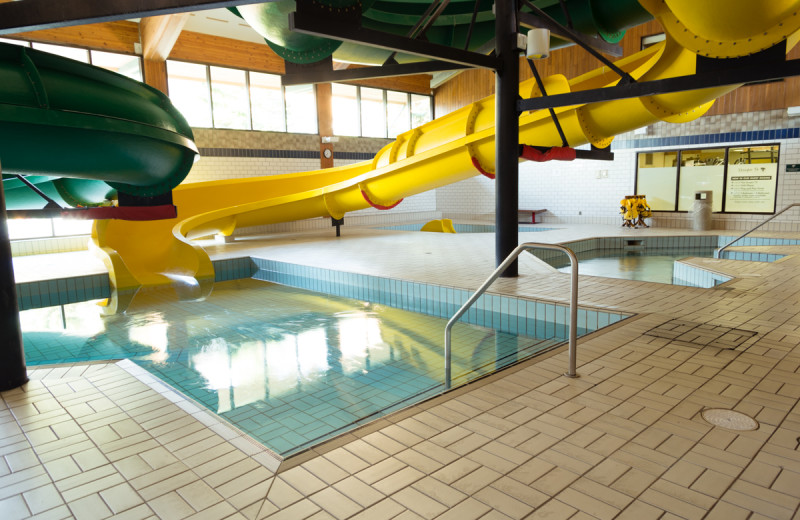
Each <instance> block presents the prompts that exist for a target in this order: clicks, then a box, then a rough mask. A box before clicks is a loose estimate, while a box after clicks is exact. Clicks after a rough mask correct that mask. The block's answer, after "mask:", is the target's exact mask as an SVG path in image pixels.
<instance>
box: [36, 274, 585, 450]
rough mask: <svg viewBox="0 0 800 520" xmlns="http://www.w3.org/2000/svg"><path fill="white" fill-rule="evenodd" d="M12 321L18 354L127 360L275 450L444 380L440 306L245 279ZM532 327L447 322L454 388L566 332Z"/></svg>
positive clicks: (425, 393)
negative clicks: (113, 306) (199, 293)
mask: <svg viewBox="0 0 800 520" xmlns="http://www.w3.org/2000/svg"><path fill="white" fill-rule="evenodd" d="M547 314H548V315H550V313H547ZM543 317H544V314H543ZM584 317H585V314H584ZM20 319H21V323H22V328H23V340H24V343H25V351H26V360H27V363H28V364H29V365H31V366H35V365H41V364H53V363H65V362H77V361H90V360H111V359H123V358H127V359H130V360H132V361H133V362H135V363H136V364H137V365H139V366H141V367H142V368H144V369H146V370H147V371H148V372H150V373H151V374H153V375H156V376H157V377H158V378H160V379H161V380H163V381H164V382H166V383H168V384H170V385H172V386H173V387H174V388H176V389H177V390H179V391H180V392H182V393H183V394H185V395H186V396H188V397H190V398H192V399H194V400H196V401H198V402H200V403H202V404H203V405H204V406H206V407H207V408H208V409H210V410H211V411H213V412H215V413H217V414H218V415H220V416H222V417H224V418H225V419H226V420H228V421H230V422H231V423H232V424H234V425H235V426H236V427H238V428H239V429H241V430H242V431H244V432H246V433H247V434H249V435H251V436H252V437H254V438H255V439H257V440H258V441H260V442H261V443H263V444H264V445H265V446H267V447H269V448H270V449H271V450H273V451H275V452H276V453H278V454H280V455H282V456H288V455H291V454H293V453H297V452H300V451H303V450H304V449H306V448H308V447H310V446H313V445H315V444H317V443H319V442H322V441H324V440H326V439H328V438H331V437H333V436H335V435H338V434H339V433H342V432H345V431H347V430H349V429H352V428H354V427H357V426H359V425H361V424H364V423H366V422H369V421H371V420H374V419H375V418H378V417H380V416H382V415H385V414H387V413H390V412H392V411H394V410H398V409H400V408H403V407H406V406H408V405H409V404H412V403H414V402H418V401H420V400H422V399H425V398H427V397H430V396H434V395H437V394H439V393H441V392H442V390H443V386H442V385H443V376H444V368H443V367H444V365H443V352H442V339H443V331H444V325H445V323H446V320H444V319H443V318H438V317H433V316H428V315H424V314H419V313H414V312H410V311H406V310H402V309H396V308H392V307H389V306H386V305H383V304H379V303H372V302H368V301H363V300H357V299H350V298H343V297H336V296H330V295H324V294H319V293H313V292H310V291H306V290H303V289H296V288H292V287H287V286H283V285H278V284H274V283H268V282H262V281H259V280H255V279H242V280H234V281H228V282H222V283H218V284H217V285H216V286H215V288H214V291H213V292H212V294H211V296H210V297H209V298H207V299H206V300H205V301H193V302H185V301H184V302H180V301H176V300H175V299H174V296H173V295H172V293H171V291H169V290H164V289H150V290H145V291H142V292H141V293H140V294H139V295H137V297H136V299H135V300H134V302H133V303H132V304H131V306H130V307H129V308H128V311H127V312H126V313H125V314H119V315H112V316H102V315H101V313H100V312H99V309H98V307H97V302H95V301H90V302H83V303H76V304H68V305H62V306H56V307H47V308H41V309H31V310H27V311H23V312H22V313H21V314H20ZM595 328H596V327H595ZM531 330H532V331H533V327H531ZM540 331H541V332H540V333H539V334H538V335H539V336H542V337H539V338H536V337H529V336H524V335H518V334H512V333H508V332H499V331H497V330H495V329H493V328H487V327H482V326H479V325H474V324H472V325H471V324H466V323H459V324H457V325H456V327H455V328H454V331H453V361H454V365H453V374H454V386H455V385H459V384H463V383H465V382H467V381H469V380H472V379H474V378H476V377H480V376H482V375H484V374H488V373H491V372H494V371H496V370H497V369H500V368H502V367H505V366H508V365H510V364H513V363H515V362H517V361H519V360H522V359H525V358H528V357H530V356H532V355H534V354H536V353H539V352H542V351H544V350H547V349H550V348H552V347H553V346H555V345H558V344H560V343H562V342H563V341H564V338H565V337H566V336H565V333H566V327H564V326H563V323H562V324H561V325H560V326H558V327H557V326H556V325H554V324H551V326H548V327H545V326H544V325H542V326H541V327H540ZM535 335H536V334H534V336H535ZM544 336H548V337H544Z"/></svg>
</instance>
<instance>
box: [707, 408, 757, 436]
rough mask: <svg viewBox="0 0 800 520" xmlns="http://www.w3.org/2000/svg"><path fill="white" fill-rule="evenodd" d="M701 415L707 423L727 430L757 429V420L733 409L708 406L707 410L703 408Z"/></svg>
mask: <svg viewBox="0 0 800 520" xmlns="http://www.w3.org/2000/svg"><path fill="white" fill-rule="evenodd" d="M701 415H702V417H703V419H705V421H706V422H707V423H709V424H713V425H714V426H719V427H720V428H726V429H728V430H737V431H749V430H757V429H758V421H756V420H755V419H753V418H752V417H750V416H749V415H745V414H743V413H741V412H736V411H734V410H725V409H724V408H709V409H708V410H703V413H702V414H701Z"/></svg>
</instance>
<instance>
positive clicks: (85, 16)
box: [0, 0, 274, 35]
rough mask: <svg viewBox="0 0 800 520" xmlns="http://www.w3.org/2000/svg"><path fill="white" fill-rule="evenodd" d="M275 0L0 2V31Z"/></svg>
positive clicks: (60, 0)
mask: <svg viewBox="0 0 800 520" xmlns="http://www.w3.org/2000/svg"><path fill="white" fill-rule="evenodd" d="M270 1H274V0H113V1H97V0H59V1H58V2H54V1H53V0H24V1H23V2H7V3H3V4H0V35H2V34H12V33H18V32H26V31H36V30H40V29H56V28H58V27H68V26H71V25H83V24H88V23H98V22H113V21H115V20H127V19H129V18H139V17H145V16H156V15H162V14H174V13H184V12H187V11H201V10H204V9H215V8H218V7H234V6H237V5H245V4H262V3H265V2H270Z"/></svg>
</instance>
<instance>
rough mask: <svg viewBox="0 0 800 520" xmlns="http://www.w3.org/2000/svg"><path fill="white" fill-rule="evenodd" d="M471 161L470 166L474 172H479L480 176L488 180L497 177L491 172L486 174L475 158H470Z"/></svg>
mask: <svg viewBox="0 0 800 520" xmlns="http://www.w3.org/2000/svg"><path fill="white" fill-rule="evenodd" d="M471 159H472V166H474V167H475V169H476V170H478V171H479V172H481V175H483V176H485V177H489V178H490V179H494V178H495V177H497V175H496V174H494V173H492V172H487V171H486V170H484V169H483V166H481V162H480V161H479V160H478V158H477V157H472V158H471Z"/></svg>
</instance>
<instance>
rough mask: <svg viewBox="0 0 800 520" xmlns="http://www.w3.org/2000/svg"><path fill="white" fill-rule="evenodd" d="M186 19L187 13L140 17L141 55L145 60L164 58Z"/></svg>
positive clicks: (187, 17) (170, 50)
mask: <svg viewBox="0 0 800 520" xmlns="http://www.w3.org/2000/svg"><path fill="white" fill-rule="evenodd" d="M188 19H189V13H178V14H167V15H162V16H150V17H148V18H142V21H141V22H140V24H139V32H140V35H141V39H142V57H144V59H146V60H161V61H163V60H166V59H167V58H168V57H169V53H170V52H172V47H173V46H174V45H175V42H176V41H177V40H178V36H180V34H181V31H182V30H183V26H184V25H186V20H188Z"/></svg>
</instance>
